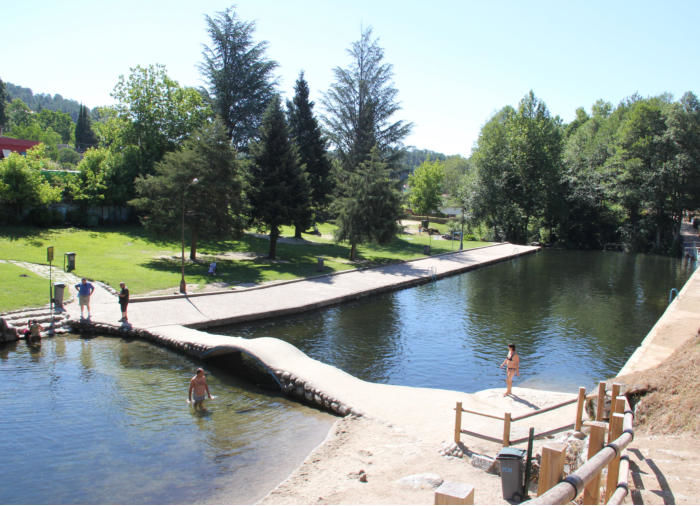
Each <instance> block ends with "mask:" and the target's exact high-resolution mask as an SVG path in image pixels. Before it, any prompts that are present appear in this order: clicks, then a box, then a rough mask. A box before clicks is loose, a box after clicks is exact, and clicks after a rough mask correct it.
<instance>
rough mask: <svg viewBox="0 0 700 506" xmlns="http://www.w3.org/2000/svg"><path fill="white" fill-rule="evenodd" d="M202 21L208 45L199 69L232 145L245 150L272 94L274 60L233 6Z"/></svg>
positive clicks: (253, 25) (252, 24) (253, 29)
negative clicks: (209, 44)
mask: <svg viewBox="0 0 700 506" xmlns="http://www.w3.org/2000/svg"><path fill="white" fill-rule="evenodd" d="M206 21H207V27H208V32H209V37H210V38H211V46H204V51H203V52H202V56H203V58H204V61H203V62H202V63H201V64H200V65H199V70H200V72H201V73H202V75H203V76H204V78H205V79H206V80H207V82H208V89H207V93H208V94H209V97H210V99H211V102H212V106H213V109H214V111H215V112H216V113H217V114H218V115H219V116H221V118H223V121H224V124H225V125H226V129H227V131H228V135H229V139H231V142H232V143H233V146H234V147H235V148H236V149H237V150H238V151H246V150H247V149H248V143H249V142H250V141H251V140H252V139H254V138H255V135H256V133H257V130H258V127H259V126H260V122H261V118H262V115H263V112H264V111H265V108H266V106H267V104H268V102H269V101H270V99H271V98H272V96H273V95H274V85H275V81H274V77H273V74H272V73H273V71H274V70H275V68H276V67H277V62H275V61H273V60H269V59H267V58H266V57H265V50H266V49H267V43H266V42H258V43H256V42H255V41H254V40H253V32H254V31H255V23H253V22H245V21H241V20H240V19H239V18H238V16H237V15H236V12H235V10H234V8H233V7H231V8H229V9H226V10H225V11H222V12H218V13H217V15H216V17H215V18H212V17H209V16H206Z"/></svg>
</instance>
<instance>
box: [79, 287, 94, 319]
mask: <svg viewBox="0 0 700 506" xmlns="http://www.w3.org/2000/svg"><path fill="white" fill-rule="evenodd" d="M75 289H76V290H78V302H79V303H80V319H81V320H82V319H84V316H83V307H85V306H87V314H88V316H87V317H88V320H89V319H90V296H91V295H92V292H94V291H95V286H94V285H93V284H92V283H88V280H87V279H85V278H83V279H82V280H81V281H80V283H78V284H77V285H75Z"/></svg>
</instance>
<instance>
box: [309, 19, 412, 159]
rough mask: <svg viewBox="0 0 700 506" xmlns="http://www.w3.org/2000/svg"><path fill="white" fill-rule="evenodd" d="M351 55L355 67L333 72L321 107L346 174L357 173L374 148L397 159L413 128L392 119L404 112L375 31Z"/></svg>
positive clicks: (363, 36) (354, 46) (362, 38)
mask: <svg viewBox="0 0 700 506" xmlns="http://www.w3.org/2000/svg"><path fill="white" fill-rule="evenodd" d="M348 53H349V55H350V57H351V60H352V61H351V63H350V65H349V66H348V67H346V68H341V67H336V68H335V69H334V70H333V72H334V74H335V82H334V83H333V84H332V85H331V87H330V89H329V90H328V91H327V92H326V94H325V96H324V98H323V105H324V108H325V110H326V115H325V117H324V121H325V123H326V127H327V130H328V135H329V139H330V141H331V143H332V144H333V146H335V148H336V150H337V152H338V155H339V157H340V160H341V162H342V165H343V168H344V169H345V170H353V169H354V168H355V167H356V166H357V165H358V164H359V163H361V162H363V161H364V160H366V159H367V158H368V157H369V154H370V151H371V150H372V148H373V147H374V146H375V144H376V146H377V148H378V152H379V154H380V156H381V157H382V158H384V159H389V158H391V159H395V158H398V156H396V155H397V152H396V149H397V147H398V146H399V144H400V143H401V141H402V140H403V139H404V138H405V137H406V136H407V135H408V134H409V133H410V131H411V127H412V124H411V123H405V122H403V121H392V119H391V118H392V116H393V115H394V114H395V113H396V112H397V111H398V110H399V109H400V107H399V104H398V101H397V99H396V96H397V94H398V90H397V89H396V88H395V87H394V85H393V83H392V77H393V70H392V66H391V65H390V64H388V63H384V61H383V60H384V50H383V49H382V48H381V47H379V45H378V41H377V40H376V39H374V40H373V39H372V29H371V28H367V29H366V30H363V31H362V34H361V36H360V40H358V41H356V42H354V43H353V44H352V46H351V47H350V49H349V50H348Z"/></svg>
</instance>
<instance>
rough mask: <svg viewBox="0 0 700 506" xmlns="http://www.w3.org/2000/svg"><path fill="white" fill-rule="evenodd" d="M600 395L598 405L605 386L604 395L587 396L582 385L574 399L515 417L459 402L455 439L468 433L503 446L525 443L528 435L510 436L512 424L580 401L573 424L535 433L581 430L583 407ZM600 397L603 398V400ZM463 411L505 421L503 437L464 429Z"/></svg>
mask: <svg viewBox="0 0 700 506" xmlns="http://www.w3.org/2000/svg"><path fill="white" fill-rule="evenodd" d="M596 396H597V397H598V398H599V401H598V405H599V406H602V404H603V401H604V400H605V388H603V390H602V397H601V392H600V390H599V391H598V394H595V395H590V396H588V397H586V389H585V388H583V387H581V388H579V393H578V397H575V398H573V399H570V400H568V401H564V402H560V403H559V404H555V405H553V406H549V407H546V408H542V409H538V410H536V411H531V412H529V413H526V414H524V415H520V416H516V417H513V416H511V413H507V412H506V413H504V414H503V416H497V415H491V414H489V413H481V412H479V411H472V410H469V409H464V408H463V407H462V403H461V402H458V403H457V406H456V407H455V436H454V440H455V443H459V442H460V441H461V435H462V434H466V435H468V436H472V437H477V438H480V439H486V440H487V441H492V442H494V443H502V444H503V446H510V445H516V444H520V443H523V442H525V441H527V440H528V438H527V437H524V438H520V439H515V440H511V438H510V432H511V424H512V423H514V422H517V421H520V420H525V419H526V418H530V417H531V416H536V415H541V414H542V413H546V412H548V411H552V410H555V409H559V408H563V407H564V406H568V405H570V404H573V403H575V402H577V403H578V406H577V409H576V420H575V421H574V423H573V424H570V425H565V426H563V427H556V428H553V429H549V430H546V431H544V432H540V433H538V434H535V437H536V438H537V437H543V436H549V435H550V434H555V433H557V432H561V431H562V430H565V429H569V428H572V427H573V428H574V430H577V431H580V430H581V424H582V419H583V407H584V404H585V402H586V399H591V398H594V397H596ZM600 399H603V401H601V400H600ZM462 413H469V414H472V415H477V416H482V417H485V418H492V419H494V420H500V421H502V422H503V437H502V438H501V439H498V438H495V437H493V436H488V435H486V434H479V433H478V432H472V431H470V430H465V429H462ZM601 416H602V411H601Z"/></svg>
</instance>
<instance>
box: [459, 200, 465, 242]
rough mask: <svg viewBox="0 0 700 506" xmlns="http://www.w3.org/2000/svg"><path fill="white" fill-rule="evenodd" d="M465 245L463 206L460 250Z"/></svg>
mask: <svg viewBox="0 0 700 506" xmlns="http://www.w3.org/2000/svg"><path fill="white" fill-rule="evenodd" d="M463 247H464V207H462V232H461V233H460V234H459V251H462V248H463Z"/></svg>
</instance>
